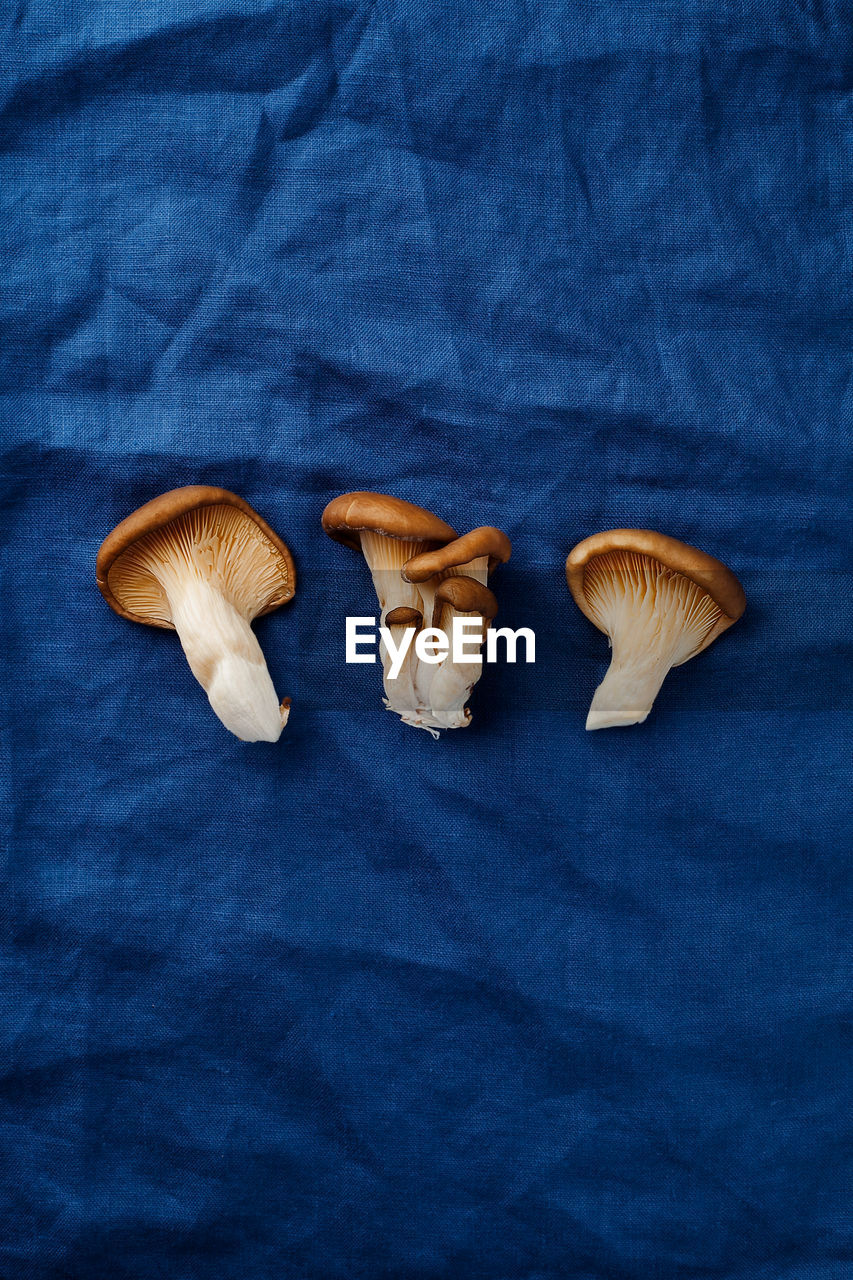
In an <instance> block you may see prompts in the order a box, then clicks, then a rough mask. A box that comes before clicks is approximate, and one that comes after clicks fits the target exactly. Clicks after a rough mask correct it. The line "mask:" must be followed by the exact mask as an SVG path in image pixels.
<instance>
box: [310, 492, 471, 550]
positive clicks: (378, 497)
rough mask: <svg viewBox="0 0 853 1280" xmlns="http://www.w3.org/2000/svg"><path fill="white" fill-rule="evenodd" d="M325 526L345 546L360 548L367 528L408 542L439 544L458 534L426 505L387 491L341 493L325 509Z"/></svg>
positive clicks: (327, 531)
mask: <svg viewBox="0 0 853 1280" xmlns="http://www.w3.org/2000/svg"><path fill="white" fill-rule="evenodd" d="M323 528H324V529H325V531H326V533H327V534H328V535H329V537H330V538H334V539H335V541H336V542H342V543H343V544H344V546H345V547H352V548H353V550H355V551H360V550H361V534H362V533H363V532H365V531H366V530H369V531H370V532H372V533H380V534H383V535H384V537H386V538H398V539H400V540H401V541H405V542H430V543H434V544H435V545H436V546H439V545H441V544H443V543H445V542H450V541H452V540H453V539H454V538H455V537H456V530H455V529H453V528H451V526H450V525H449V524H445V522H444V521H443V520H439V518H438V516H434V515H433V514H432V512H431V511H427V510H426V508H424V507H418V506H415V504H414V503H413V502H406V501H404V500H403V499H402V498H392V497H390V495H389V494H387V493H368V492H366V491H364V490H358V491H356V492H355V493H342V494H341V495H340V497H338V498H333V499H332V501H331V502H330V503H329V504H328V506H327V507H326V509H325V511H324V512H323Z"/></svg>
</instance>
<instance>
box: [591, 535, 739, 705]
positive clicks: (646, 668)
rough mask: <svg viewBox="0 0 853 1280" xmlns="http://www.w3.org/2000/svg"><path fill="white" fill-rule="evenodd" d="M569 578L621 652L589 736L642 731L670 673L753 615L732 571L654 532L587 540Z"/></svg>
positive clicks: (598, 696)
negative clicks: (632, 727)
mask: <svg viewBox="0 0 853 1280" xmlns="http://www.w3.org/2000/svg"><path fill="white" fill-rule="evenodd" d="M566 578H567V580H568V584H569V589H570V591H571V593H572V595H573V597H574V599H575V603H576V604H577V606H578V608H579V609H580V610H581V611H582V612H583V613H585V614H586V616H587V617H588V618H589V620H590V621H591V622H593V623H594V624H595V626H597V627H598V629H599V631H603V632H604V633H605V635H607V636H608V637H609V639H610V644H611V647H612V649H613V656H612V659H611V662H610V667H609V669H608V671H607V674H606V676H605V677H604V680H603V681H602V682H601V684H600V685H599V686H598V688H597V689H596V691H595V695H594V697H593V699H592V705H591V706H590V709H589V716H588V718H587V722H586V727H587V729H607V728H610V727H611V726H613V725H628V724H642V722H643V721H644V720H645V719H646V717H647V715H648V714H649V712H650V711H651V709H652V704H653V703H654V700H655V698H656V697H657V694H658V691H659V689H660V687H661V685H662V684H663V682H664V679H665V677H666V674H667V672H668V671H669V670H670V668H671V667H678V666H680V665H681V664H682V663H684V662H687V661H689V659H690V658H693V657H695V656H696V654H697V653H701V651H702V650H703V649H707V647H708V645H709V644H711V643H712V642H713V641H714V640H716V638H717V636H719V635H721V634H722V632H723V631H725V630H726V628H727V627H730V626H731V625H732V623H734V622H737V620H738V618H739V617H740V616H741V614H742V613H743V611H744V609H745V608H746V597H745V596H744V592H743V587H742V586H741V584H740V583H739V582H738V580H737V578H736V577H735V575H734V574H733V573H732V572H731V570H730V569H727V568H726V566H725V565H724V564H722V563H721V562H720V561H719V560H715V559H714V557H713V556H709V555H707V554H706V553H705V552H704V551H699V550H698V549H697V548H696V547H691V546H688V545H687V544H686V543H684V542H678V541H677V540H676V539H675V538H668V537H666V535H665V534H662V533H653V532H651V531H649V530H648V529H611V530H608V531H607V532H605V533H596V534H594V535H593V536H592V537H591V538H585V539H584V541H583V542H579V543H578V545H577V546H576V547H575V548H574V549H573V550H572V551H571V552H570V554H569V556H568V559H567V560H566Z"/></svg>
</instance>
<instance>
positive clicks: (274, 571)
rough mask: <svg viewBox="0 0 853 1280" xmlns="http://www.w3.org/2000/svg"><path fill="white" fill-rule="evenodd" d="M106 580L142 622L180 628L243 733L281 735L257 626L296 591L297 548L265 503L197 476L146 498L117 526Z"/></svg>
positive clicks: (283, 707) (223, 711) (194, 662)
mask: <svg viewBox="0 0 853 1280" xmlns="http://www.w3.org/2000/svg"><path fill="white" fill-rule="evenodd" d="M96 574H97V583H98V587H99V588H100V590H101V593H102V595H103V596H104V598H105V599H106V601H107V603H108V604H109V606H110V608H112V609H114V610H115V612H116V613H119V614H121V616H122V617H124V618H130V619H131V621H133V622H142V623H145V624H146V625H147V626H151V627H162V628H165V629H167V630H174V631H177V633H178V637H179V639H180V641H181V645H182V646H183V650H184V653H185V654H186V657H187V661H188V662H189V664H190V670H191V671H192V673H193V675H194V676H195V678H196V679H197V680H198V682H199V684H201V686H202V687H203V688H204V689H205V691H206V693H207V696H208V698H209V700H210V705H211V706H212V707H213V710H214V711H215V712H216V714H217V716H218V717H219V719H220V720H221V721H222V723H223V724H224V725H225V727H226V729H230V730H231V732H232V733H234V734H236V736H237V737H238V738H242V739H243V741H244V742H261V741H262V742H276V741H277V740H278V738H279V737H280V735H281V731H282V729H283V728H284V726H285V724H286V723H287V717H288V714H289V708H290V699H289V698H285V700H284V701H283V702H281V703H280V702H279V699H278V696H277V695H276V692H275V689H274V688H273V683H272V680H271V679H270V674H269V671H268V670H267V665H266V662H265V661H264V655H263V653H262V651H261V647H260V645H259V644H258V641H257V639H256V638H255V634H254V632H253V631H252V628H251V625H250V624H251V622H252V619H253V618H256V617H258V616H259V615H260V614H263V613H271V612H272V610H274V609H277V608H278V607H279V605H282V604H284V603H285V602H286V601H288V600H290V599H291V598H292V597H293V593H294V590H295V586H296V574H295V570H294V567H293V559H292V557H291V554H290V551H289V550H288V548H287V547H286V546H285V544H284V543H283V542H282V540H281V538H279V537H278V535H277V534H275V533H274V532H273V531H272V529H271V528H270V527H269V525H268V524H267V523H266V522H265V521H264V520H262V519H261V517H260V516H259V515H258V513H257V512H256V511H253V509H252V508H251V507H250V506H249V504H248V503H247V502H244V501H243V499H242V498H238V497H237V495H236V494H233V493H229V492H228V491H227V490H226V489H216V488H212V487H210V486H207V485H189V486H187V487H186V488H183V489H172V490H171V491H170V492H169V493H164V494H161V495H160V497H159V498H154V499H153V500H152V501H151V502H146V504H145V505H144V506H142V507H140V508H139V509H138V510H137V511H134V512H133V514H132V515H129V516H128V517H127V519H126V520H122V522H121V524H119V525H117V526H116V528H115V529H113V531H112V533H110V534H108V535H107V537H106V538H105V539H104V541H103V543H102V544H101V548H100V550H99V552H98V559H97V566H96Z"/></svg>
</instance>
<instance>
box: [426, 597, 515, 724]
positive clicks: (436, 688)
mask: <svg viewBox="0 0 853 1280" xmlns="http://www.w3.org/2000/svg"><path fill="white" fill-rule="evenodd" d="M497 611H498V602H497V600H496V599H495V597H494V595H493V594H492V592H491V591H490V590H489V588H488V587H487V586H484V584H483V583H482V582H477V581H475V580H474V579H473V578H466V577H461V576H454V577H451V578H446V579H445V580H444V581H443V582H441V583H440V584H439V586H438V588H437V589H436V592H435V607H434V612H433V626H434V627H440V628H441V630H442V631H445V632H446V633H447V635H448V638H449V639H450V640H451V645H452V641H453V623H454V621H455V620H456V619H457V618H472V619H476V621H477V623H478V627H477V629H476V630H475V629H474V628H473V627H472V628H471V630H470V632H468V631H467V630H466V644H465V647H466V649H470V648H471V647H472V646H473V645H477V646H478V647H479V646H482V643H483V641H484V640H485V638H486V632H487V631H488V629H489V624H490V622H491V621H492V619H493V618H494V617H495V615H496V614H497ZM482 673H483V662H482V659H479V660H474V661H469V662H454V660H453V649H452V647H451V651H450V653H449V654H448V655H447V657H446V658H444V660H443V661H442V663H441V665H440V666H439V667H438V669H437V670H436V672H435V675H434V677H433V680H432V684H431V686H430V694H429V698H430V707H431V710H432V714H433V718H434V720H435V723H436V724H437V725H438V726H440V727H441V728H442V729H464V728H466V727H467V725H469V724H470V723H471V712H470V710H469V709H468V707H467V706H466V705H465V704H466V702H467V701H468V698H469V697H470V696H471V690H472V689H473V688H474V685H475V684H476V683H477V681H478V680H479V679H480V676H481V675H482Z"/></svg>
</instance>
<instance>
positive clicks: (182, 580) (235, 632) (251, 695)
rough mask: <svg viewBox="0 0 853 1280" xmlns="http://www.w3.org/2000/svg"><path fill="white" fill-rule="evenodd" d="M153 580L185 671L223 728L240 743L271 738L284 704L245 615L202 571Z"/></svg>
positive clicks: (278, 732) (273, 739)
mask: <svg viewBox="0 0 853 1280" xmlns="http://www.w3.org/2000/svg"><path fill="white" fill-rule="evenodd" d="M158 579H159V581H160V583H161V585H162V587H163V590H164V591H165V593H166V596H167V597H168V600H169V606H170V609H171V614H172V622H173V623H174V626H175V630H176V631H177V633H178V636H179V638H180V641H181V645H182V647H183V650H184V653H185V654H186V656H187V662H188V663H189V664H190V670H191V671H192V673H193V675H194V676H195V678H196V680H198V682H199V684H200V685H201V686H202V688H203V689H204V690H205V692H206V693H207V696H208V699H209V701H210V705H211V707H212V708H213V710H214V711H215V712H216V714H217V716H218V717H219V719H220V720H221V721H222V723H223V724H224V725H225V728H226V729H230V731H231V732H232V733H233V734H236V736H237V737H238V738H242V740H243V741H244V742H277V741H278V739H279V737H280V736H281V731H282V729H283V728H284V726H285V725H286V724H287V717H288V715H289V704H280V703H279V699H278V695H277V694H276V691H275V689H274V688H273V683H272V680H271V679H270V673H269V671H268V670H267V664H266V661H265V660H264V655H263V652H262V650H261V646H260V645H259V644H258V641H257V638H256V636H255V633H254V632H253V631H252V628H251V626H250V625H249V621H248V619H246V618H245V617H244V616H243V615H242V614H241V613H240V612H239V610H237V609H236V608H235V607H234V605H233V604H231V603H230V601H229V600H227V599H226V598H225V596H224V595H223V594H222V592H221V591H220V590H218V589H217V586H216V584H215V582H214V581H211V580H210V579H209V578H208V577H205V576H203V575H202V574H197V573H187V572H183V573H178V572H168V571H166V572H162V573H160V574H158Z"/></svg>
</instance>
